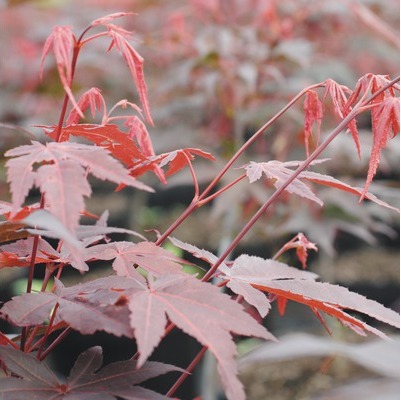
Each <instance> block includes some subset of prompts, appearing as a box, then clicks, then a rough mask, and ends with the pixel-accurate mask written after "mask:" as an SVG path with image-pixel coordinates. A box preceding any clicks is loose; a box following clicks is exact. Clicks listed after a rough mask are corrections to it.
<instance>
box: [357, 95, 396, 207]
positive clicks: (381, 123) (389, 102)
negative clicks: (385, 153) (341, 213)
mask: <svg viewBox="0 0 401 400" xmlns="http://www.w3.org/2000/svg"><path fill="white" fill-rule="evenodd" d="M372 130H373V146H372V151H371V154H370V161H369V170H368V174H367V178H366V183H365V187H364V188H363V192H362V194H361V200H362V199H363V198H364V196H365V194H366V193H367V191H368V189H369V186H370V184H371V182H372V180H373V177H374V176H375V174H376V171H377V168H378V166H379V163H380V153H381V151H382V150H384V149H385V148H386V147H387V144H388V142H389V140H390V139H392V138H394V137H395V136H397V135H398V134H399V133H400V99H399V98H396V97H390V96H388V97H386V98H385V99H384V100H383V101H382V102H381V103H379V104H378V105H377V106H375V107H374V108H373V109H372Z"/></svg>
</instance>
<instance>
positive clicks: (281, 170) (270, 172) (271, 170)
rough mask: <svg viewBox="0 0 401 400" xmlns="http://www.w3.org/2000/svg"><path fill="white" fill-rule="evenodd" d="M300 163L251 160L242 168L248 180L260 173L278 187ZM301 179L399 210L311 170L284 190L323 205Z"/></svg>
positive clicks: (359, 189) (362, 191)
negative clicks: (257, 161)
mask: <svg viewBox="0 0 401 400" xmlns="http://www.w3.org/2000/svg"><path fill="white" fill-rule="evenodd" d="M325 161H327V159H320V160H315V161H313V162H312V163H311V165H314V164H318V163H322V162H325ZM301 164H302V161H286V162H281V161H277V160H272V161H268V162H261V163H256V162H254V161H251V162H250V163H249V164H246V165H245V166H244V167H243V168H244V169H245V170H246V174H247V176H248V179H249V181H250V182H251V183H252V182H255V181H257V180H258V179H260V178H261V176H262V174H264V175H266V177H267V178H268V179H272V180H274V183H273V185H274V187H275V188H277V189H279V188H280V187H281V186H283V185H284V184H286V181H287V180H288V179H290V178H291V176H292V175H293V174H294V172H295V170H293V169H292V168H294V167H299V166H300V165H301ZM303 180H307V181H309V182H314V183H317V184H319V185H324V186H330V187H333V188H335V189H339V190H342V191H344V192H348V193H351V194H355V195H358V196H361V197H363V198H366V199H368V200H370V201H373V202H375V203H377V204H379V205H380V206H383V207H386V208H389V209H391V210H394V211H396V212H399V209H398V208H396V207H393V206H391V205H390V204H388V203H386V202H385V201H383V200H380V199H378V198H377V197H376V196H374V195H373V194H372V193H369V192H365V191H364V189H361V188H358V187H353V186H351V185H348V184H347V183H344V182H342V181H340V180H338V179H336V178H333V177H332V176H329V175H324V174H319V173H317V172H313V171H302V172H300V173H299V175H298V177H297V178H295V179H294V180H293V181H292V182H291V183H290V184H289V185H288V186H287V187H286V188H285V190H286V191H287V192H289V193H293V194H296V195H298V196H301V197H305V198H307V199H309V200H312V201H314V202H316V203H317V204H319V205H320V206H322V205H323V202H322V201H321V200H320V199H319V198H318V197H317V196H316V195H315V194H314V193H313V191H312V190H311V189H310V187H309V186H308V185H306V184H305V183H304V182H303Z"/></svg>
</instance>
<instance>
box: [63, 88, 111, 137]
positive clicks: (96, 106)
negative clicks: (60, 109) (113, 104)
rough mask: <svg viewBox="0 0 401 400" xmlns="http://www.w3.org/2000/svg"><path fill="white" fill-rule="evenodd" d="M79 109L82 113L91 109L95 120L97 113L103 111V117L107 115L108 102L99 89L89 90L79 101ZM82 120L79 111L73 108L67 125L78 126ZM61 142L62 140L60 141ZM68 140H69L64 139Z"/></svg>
mask: <svg viewBox="0 0 401 400" xmlns="http://www.w3.org/2000/svg"><path fill="white" fill-rule="evenodd" d="M77 104H78V107H79V109H80V110H81V111H82V112H85V110H86V109H87V108H88V107H89V109H90V112H91V114H92V118H95V115H96V112H97V111H103V117H104V116H105V115H106V113H107V110H106V102H105V101H104V98H103V96H102V93H101V91H100V89H98V88H95V87H93V88H91V89H89V90H87V91H86V92H85V93H84V94H83V95H82V96H81V98H80V99H79V100H78V103H77ZM80 119H81V115H80V114H79V113H78V111H77V110H76V109H75V108H73V109H72V110H71V111H70V114H69V115H68V117H67V120H66V125H75V124H78V122H79V120H80ZM59 140H60V139H59ZM64 140H67V139H64Z"/></svg>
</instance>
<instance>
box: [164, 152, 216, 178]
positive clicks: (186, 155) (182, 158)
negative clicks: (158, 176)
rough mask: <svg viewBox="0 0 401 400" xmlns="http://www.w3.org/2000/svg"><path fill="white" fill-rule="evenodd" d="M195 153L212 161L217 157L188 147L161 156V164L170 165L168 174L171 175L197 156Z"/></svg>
mask: <svg viewBox="0 0 401 400" xmlns="http://www.w3.org/2000/svg"><path fill="white" fill-rule="evenodd" d="M195 155H197V156H200V157H203V158H207V159H209V160H212V161H214V160H215V158H214V157H213V156H212V155H211V154H210V153H207V152H205V151H202V150H199V149H193V148H186V149H179V150H175V151H172V152H170V153H166V154H163V155H161V156H159V158H160V160H161V161H160V163H159V166H160V167H164V166H165V165H169V168H168V170H167V172H166V176H170V175H173V174H175V173H177V172H178V171H180V170H181V169H182V168H184V167H185V166H186V165H188V164H189V163H190V162H191V161H192V160H193V159H194V158H195Z"/></svg>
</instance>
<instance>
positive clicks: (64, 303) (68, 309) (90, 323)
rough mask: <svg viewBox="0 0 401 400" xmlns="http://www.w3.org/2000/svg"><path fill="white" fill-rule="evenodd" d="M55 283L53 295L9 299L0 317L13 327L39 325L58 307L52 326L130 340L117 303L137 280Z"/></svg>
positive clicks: (125, 312)
mask: <svg viewBox="0 0 401 400" xmlns="http://www.w3.org/2000/svg"><path fill="white" fill-rule="evenodd" d="M55 284H56V291H55V292H54V293H48V292H42V293H26V294H23V295H20V296H16V297H13V298H12V299H11V300H10V301H8V302H7V303H6V304H5V305H4V306H3V307H2V309H1V311H0V314H1V315H2V316H3V317H5V318H7V319H8V320H9V321H11V322H12V323H13V324H15V325H17V326H32V325H39V324H42V323H44V322H45V321H47V320H48V319H49V316H50V313H51V311H52V310H53V308H54V307H55V306H56V304H58V309H57V314H56V318H55V323H58V322H61V321H64V322H66V323H68V324H69V325H70V326H71V327H72V328H73V329H75V330H77V331H79V332H81V333H83V334H92V333H94V332H96V331H100V330H101V331H105V332H108V333H111V334H113V335H115V336H126V337H131V338H132V337H133V330H132V328H131V327H130V324H129V312H128V309H127V307H126V306H125V304H124V302H122V303H121V304H119V302H118V300H119V299H120V296H121V293H120V292H121V291H122V290H124V289H127V288H130V289H132V290H133V289H134V288H136V289H137V290H138V289H140V288H141V286H140V281H139V280H135V281H132V280H127V279H123V278H121V277H117V276H114V277H107V278H100V279H97V280H94V281H91V282H88V283H84V284H80V285H75V286H72V287H69V288H65V287H64V286H63V284H62V283H61V282H60V281H58V280H57V278H56V279H55ZM142 286H143V284H142ZM115 288H116V290H114V289H115ZM78 316H79V317H78Z"/></svg>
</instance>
